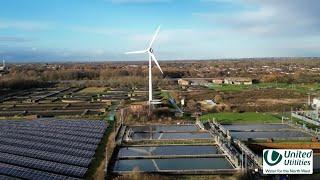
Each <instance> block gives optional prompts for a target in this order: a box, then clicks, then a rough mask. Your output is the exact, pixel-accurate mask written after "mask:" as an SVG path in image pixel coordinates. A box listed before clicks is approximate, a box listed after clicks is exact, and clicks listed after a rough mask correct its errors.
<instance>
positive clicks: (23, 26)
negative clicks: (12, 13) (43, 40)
mask: <svg viewBox="0 0 320 180" xmlns="http://www.w3.org/2000/svg"><path fill="white" fill-rule="evenodd" d="M52 27H54V24H53V23H49V22H37V21H22V20H2V19H0V29H18V30H27V31H36V30H46V29H50V28H52Z"/></svg>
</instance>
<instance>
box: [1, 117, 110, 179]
mask: <svg viewBox="0 0 320 180" xmlns="http://www.w3.org/2000/svg"><path fill="white" fill-rule="evenodd" d="M107 127H108V125H107V124H106V123H105V122H104V121H90V120H58V119H39V120H25V121H23V120H2V121H0V129H1V131H0V157H1V158H0V180H1V179H20V178H21V179H69V178H71V179H72V178H75V177H76V178H84V175H85V173H86V172H87V170H88V168H89V166H90V164H91V162H92V160H93V159H94V154H95V151H96V149H97V147H98V144H99V143H100V141H101V139H102V137H103V136H104V134H105V131H106V128H107Z"/></svg>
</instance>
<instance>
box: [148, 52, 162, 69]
mask: <svg viewBox="0 0 320 180" xmlns="http://www.w3.org/2000/svg"><path fill="white" fill-rule="evenodd" d="M150 56H151V59H153V61H154V62H155V63H156V65H157V66H158V68H159V70H160V71H161V73H162V74H163V71H162V69H161V67H160V65H159V63H158V61H157V59H156V57H155V56H154V54H153V53H150Z"/></svg>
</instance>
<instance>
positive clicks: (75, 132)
mask: <svg viewBox="0 0 320 180" xmlns="http://www.w3.org/2000/svg"><path fill="white" fill-rule="evenodd" d="M1 129H4V130H15V129H19V130H30V131H42V132H51V133H61V134H67V135H76V136H85V137H89V138H101V137H102V136H103V132H101V133H100V132H99V133H96V132H83V131H81V129H80V130H79V129H73V130H71V129H61V128H54V127H24V126H19V127H17V126H1Z"/></svg>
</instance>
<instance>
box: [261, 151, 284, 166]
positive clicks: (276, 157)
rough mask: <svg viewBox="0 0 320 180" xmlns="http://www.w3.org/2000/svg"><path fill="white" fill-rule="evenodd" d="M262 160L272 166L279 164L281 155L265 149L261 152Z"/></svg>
mask: <svg viewBox="0 0 320 180" xmlns="http://www.w3.org/2000/svg"><path fill="white" fill-rule="evenodd" d="M263 158H264V161H265V162H266V163H267V164H268V165H269V166H274V165H277V164H279V162H280V161H281V160H282V155H281V154H280V153H278V152H277V151H274V150H267V151H265V152H264V153H263Z"/></svg>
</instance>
